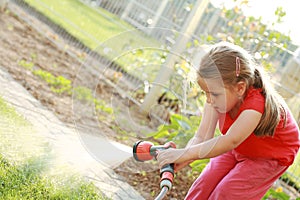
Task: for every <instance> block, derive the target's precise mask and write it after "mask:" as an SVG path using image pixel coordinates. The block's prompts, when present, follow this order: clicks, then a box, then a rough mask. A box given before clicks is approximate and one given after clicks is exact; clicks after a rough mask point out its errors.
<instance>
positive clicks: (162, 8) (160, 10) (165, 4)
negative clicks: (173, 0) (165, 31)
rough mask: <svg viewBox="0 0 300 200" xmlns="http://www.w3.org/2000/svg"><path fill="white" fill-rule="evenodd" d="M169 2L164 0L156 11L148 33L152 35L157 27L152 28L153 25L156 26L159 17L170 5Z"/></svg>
mask: <svg viewBox="0 0 300 200" xmlns="http://www.w3.org/2000/svg"><path fill="white" fill-rule="evenodd" d="M168 2H169V0H162V2H161V4H160V6H159V8H158V10H157V12H155V16H154V17H153V21H152V23H151V24H150V25H149V28H150V29H148V30H149V31H148V34H149V35H151V34H152V31H153V30H155V29H152V28H153V27H156V24H157V23H158V21H159V18H160V17H161V15H162V13H163V12H164V10H165V8H166V6H167V5H168Z"/></svg>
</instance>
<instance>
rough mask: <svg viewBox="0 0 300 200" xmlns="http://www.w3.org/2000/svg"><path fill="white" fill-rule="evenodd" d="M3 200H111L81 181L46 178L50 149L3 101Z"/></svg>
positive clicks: (0, 159) (0, 196)
mask: <svg viewBox="0 0 300 200" xmlns="http://www.w3.org/2000/svg"><path fill="white" fill-rule="evenodd" d="M0 121H1V126H0V137H1V140H0V150H1V154H0V199H1V200H2V199H3V200H7V199H75V200H76V199H78V200H79V199H95V200H98V199H100V200H101V199H107V198H104V197H102V195H101V194H100V193H99V190H98V189H97V188H96V187H95V186H94V185H93V184H92V183H88V182H85V181H83V179H81V178H80V177H78V178H76V179H74V178H71V177H69V178H68V177H67V178H65V179H64V180H63V181H62V180H58V179H56V178H53V177H49V176H45V175H44V174H45V173H44V171H47V159H48V158H49V156H50V155H49V152H51V151H50V150H49V146H48V145H47V143H46V142H45V141H44V140H43V138H41V136H39V135H38V134H37V133H36V131H35V130H34V127H33V126H32V125H31V124H30V123H29V122H28V121H27V120H26V119H25V118H24V117H23V116H22V115H20V114H18V113H17V112H16V110H15V109H14V108H13V107H11V106H9V105H8V104H7V103H6V102H5V101H4V100H3V99H2V98H1V97H0Z"/></svg>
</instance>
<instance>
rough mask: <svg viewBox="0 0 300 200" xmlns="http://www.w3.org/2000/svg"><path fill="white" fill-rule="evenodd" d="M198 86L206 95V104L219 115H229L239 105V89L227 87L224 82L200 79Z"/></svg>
mask: <svg viewBox="0 0 300 200" xmlns="http://www.w3.org/2000/svg"><path fill="white" fill-rule="evenodd" d="M198 84H199V86H200V87H201V89H202V90H203V91H204V92H205V94H206V102H207V103H209V104H211V105H212V106H213V107H214V108H215V109H216V110H217V111H218V112H219V113H227V112H229V111H231V110H232V109H233V108H235V107H237V106H238V105H239V102H240V99H239V97H238V96H239V95H238V92H237V89H236V88H235V87H232V88H231V87H230V88H229V87H225V86H224V84H223V82H222V80H220V79H202V78H199V79H198Z"/></svg>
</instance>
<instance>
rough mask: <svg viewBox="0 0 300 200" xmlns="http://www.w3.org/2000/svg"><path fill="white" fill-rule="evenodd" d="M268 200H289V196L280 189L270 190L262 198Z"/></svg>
mask: <svg viewBox="0 0 300 200" xmlns="http://www.w3.org/2000/svg"><path fill="white" fill-rule="evenodd" d="M268 199H276V200H289V199H290V196H289V195H288V194H286V193H285V192H283V191H282V188H277V189H276V190H274V189H273V188H271V189H270V190H268V192H267V193H266V194H265V196H264V197H263V200H268Z"/></svg>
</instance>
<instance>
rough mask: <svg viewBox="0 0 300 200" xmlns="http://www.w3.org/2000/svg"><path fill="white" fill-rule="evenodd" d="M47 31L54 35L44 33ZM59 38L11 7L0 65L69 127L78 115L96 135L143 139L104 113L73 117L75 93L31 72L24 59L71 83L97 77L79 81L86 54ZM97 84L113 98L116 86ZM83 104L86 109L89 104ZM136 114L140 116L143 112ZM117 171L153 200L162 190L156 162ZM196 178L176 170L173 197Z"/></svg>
mask: <svg viewBox="0 0 300 200" xmlns="http://www.w3.org/2000/svg"><path fill="white" fill-rule="evenodd" d="M46 35H48V36H50V37H45V36H46ZM57 37H59V36H57V35H52V36H51V35H50V33H49V34H48V33H43V34H40V33H39V32H38V31H37V30H36V29H34V28H33V27H31V26H29V25H28V24H27V23H25V22H24V21H23V20H21V19H20V18H19V17H18V16H16V15H14V14H13V13H11V12H10V11H8V10H6V11H5V12H2V13H0V55H1V59H0V66H1V67H4V68H5V69H6V70H7V71H8V72H9V73H10V74H11V75H12V77H13V78H14V79H15V80H16V81H18V82H19V83H20V84H22V85H23V86H24V88H26V89H27V90H28V91H29V92H30V93H31V94H32V95H33V96H34V97H35V98H36V99H38V100H39V101H40V102H41V103H42V104H43V105H44V106H45V107H47V108H48V109H49V110H51V111H53V112H54V113H55V114H56V116H57V117H58V118H59V119H60V120H62V121H63V122H65V123H66V124H67V125H69V126H74V124H73V122H74V118H76V119H75V120H76V122H77V123H79V125H80V127H82V128H84V129H88V130H90V131H91V132H93V133H94V134H105V135H106V136H107V137H109V138H110V139H113V140H115V141H118V142H121V143H124V144H126V145H130V146H131V145H132V144H133V143H134V142H135V141H137V139H139V138H138V136H136V135H134V134H130V135H128V136H126V137H125V136H124V135H122V134H123V133H120V131H119V129H118V128H116V127H118V123H117V122H115V121H114V120H112V118H111V117H110V116H108V115H107V116H104V117H103V120H95V117H94V116H92V115H90V116H89V115H86V113H82V116H78V115H76V116H74V112H73V110H72V95H70V94H65V93H63V94H58V93H54V92H53V91H52V90H51V87H50V86H49V85H48V83H46V82H45V81H44V80H42V79H41V78H39V77H38V76H36V75H34V74H33V73H32V70H29V69H28V68H26V67H24V66H22V64H20V62H21V61H26V62H27V63H33V64H34V66H33V69H34V70H37V69H41V70H45V71H48V72H50V73H51V74H53V75H55V76H64V77H65V78H67V79H69V80H71V81H72V82H73V81H75V80H76V81H77V83H78V84H80V83H82V84H83V85H88V84H89V81H90V82H93V81H94V80H95V79H97V78H98V77H95V75H93V74H91V73H90V72H88V71H84V70H81V74H80V77H81V78H80V79H79V80H78V77H77V75H78V74H77V72H78V71H79V70H80V69H81V67H82V62H81V60H82V57H83V56H84V53H83V52H80V50H76V49H74V51H73V52H74V54H73V55H72V56H71V55H70V53H69V52H67V51H64V50H63V48H61V47H59V46H57V45H56V44H54V43H53V42H51V40H50V39H51V38H52V39H54V40H57ZM49 38H50V39H49ZM74 55H76V56H74ZM98 85H99V88H98V89H97V97H99V98H101V99H102V100H105V101H107V102H109V101H110V98H111V95H112V94H111V92H112V91H114V90H113V89H112V88H111V87H110V86H108V85H106V84H105V83H103V82H99V84H98ZM114 95H116V94H114ZM119 99H120V100H119V102H118V104H120V105H123V106H125V107H126V106H127V105H126V104H124V102H126V101H125V100H124V99H122V98H121V97H120V98H119ZM81 106H82V107H84V106H85V104H82V105H81ZM132 112H134V109H133V111H132ZM136 116H140V115H139V113H138V112H137V113H136ZM143 120H145V119H143ZM115 171H116V172H117V173H118V174H119V175H121V176H123V177H124V179H125V180H126V181H127V182H128V183H129V184H131V185H132V186H133V187H134V188H135V189H136V190H137V191H138V192H140V193H141V195H143V196H144V197H145V199H153V198H154V196H156V195H157V194H158V193H159V191H160V189H159V179H160V178H159V170H158V169H155V167H153V164H151V163H137V162H135V161H133V160H128V161H126V162H125V163H123V164H122V165H121V166H119V167H118V168H116V169H115ZM196 176H197V174H193V173H192V172H191V170H190V169H189V168H186V169H184V170H182V171H181V172H180V173H177V174H176V177H175V181H174V184H173V188H172V190H171V191H170V192H169V194H168V198H170V199H183V198H184V196H185V194H186V192H187V191H188V188H189V187H190V185H191V184H192V181H193V179H194V178H195V177H196Z"/></svg>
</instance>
